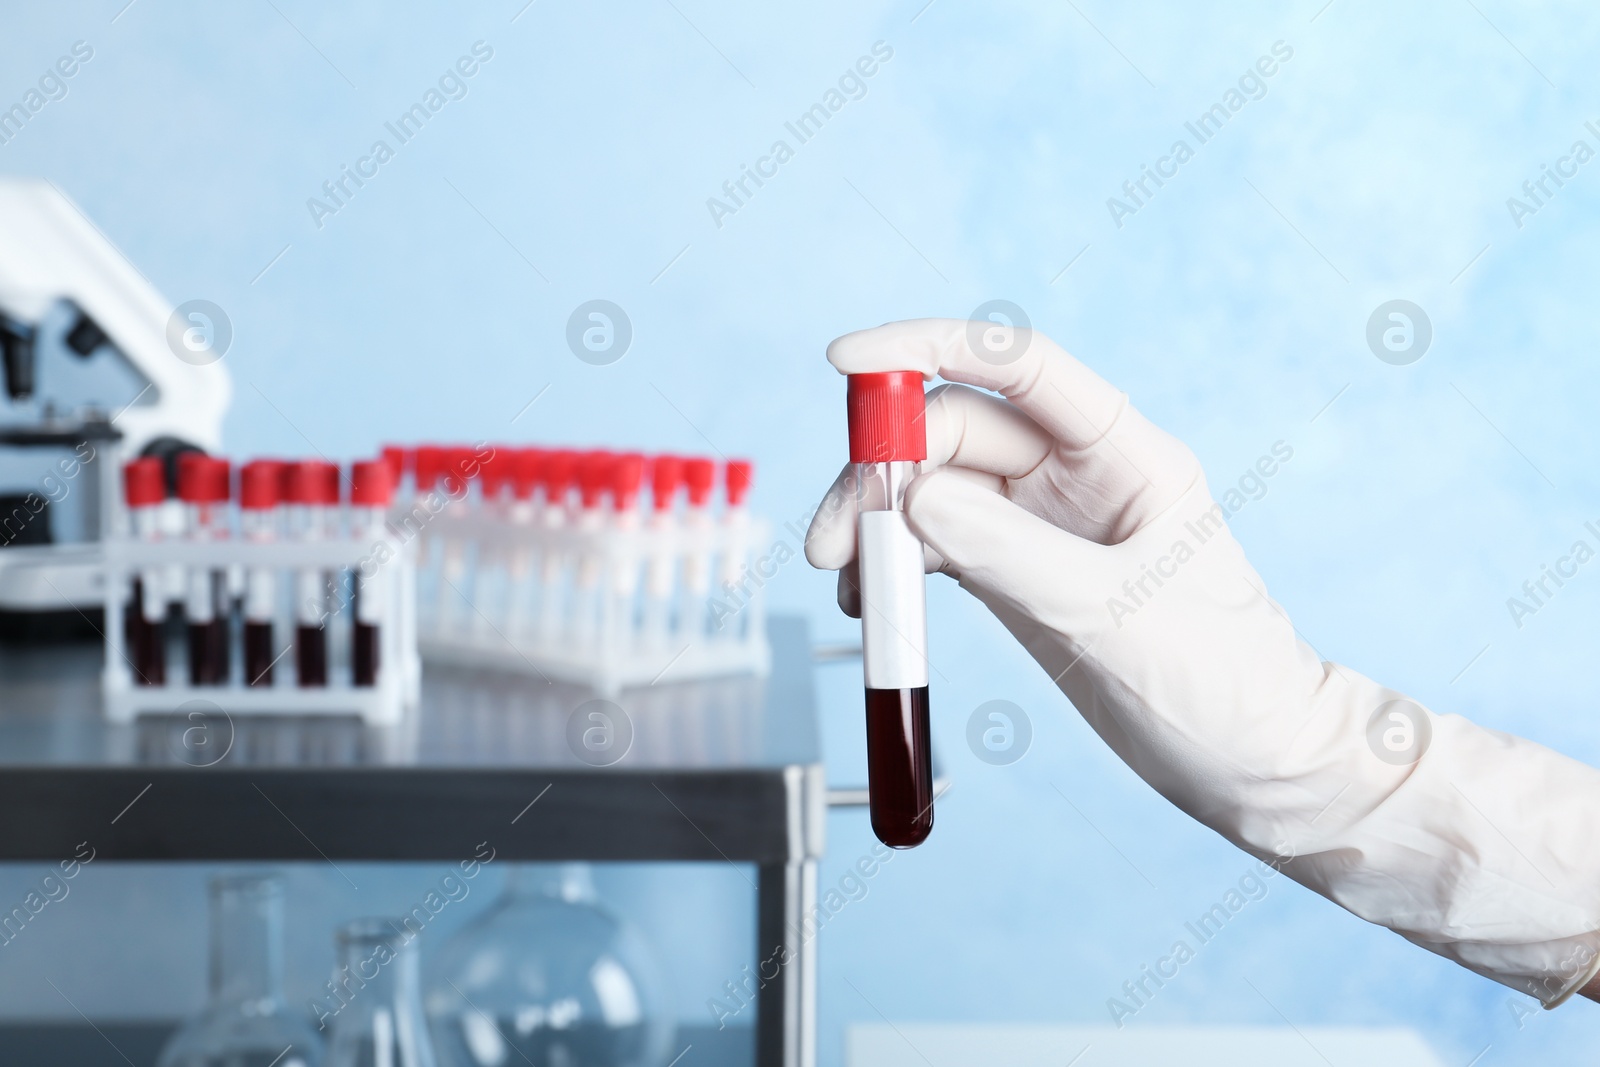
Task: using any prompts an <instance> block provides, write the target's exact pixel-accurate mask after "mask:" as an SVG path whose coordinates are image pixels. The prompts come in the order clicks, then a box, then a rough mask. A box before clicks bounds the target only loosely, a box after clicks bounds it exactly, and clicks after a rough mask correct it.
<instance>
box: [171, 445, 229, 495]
mask: <svg viewBox="0 0 1600 1067" xmlns="http://www.w3.org/2000/svg"><path fill="white" fill-rule="evenodd" d="M232 473H233V469H232V468H231V467H230V466H229V465H228V461H227V460H225V459H218V458H217V457H215V456H208V455H206V454H205V453H203V452H185V453H183V454H182V455H180V456H179V457H178V499H180V500H182V501H183V502H184V503H186V504H223V503H226V502H227V500H228V496H229V492H228V490H229V485H228V482H229V476H230V475H231V474H232Z"/></svg>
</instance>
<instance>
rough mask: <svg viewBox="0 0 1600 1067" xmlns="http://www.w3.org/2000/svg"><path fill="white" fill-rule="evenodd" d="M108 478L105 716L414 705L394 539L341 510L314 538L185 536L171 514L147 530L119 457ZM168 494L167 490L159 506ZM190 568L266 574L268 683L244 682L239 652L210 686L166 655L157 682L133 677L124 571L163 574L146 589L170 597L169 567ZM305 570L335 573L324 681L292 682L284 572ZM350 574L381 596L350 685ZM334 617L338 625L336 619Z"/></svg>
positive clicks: (291, 575)
mask: <svg viewBox="0 0 1600 1067" xmlns="http://www.w3.org/2000/svg"><path fill="white" fill-rule="evenodd" d="M112 466H113V467H114V469H115V471H116V474H115V476H114V477H113V478H112V479H110V480H111V481H115V482H117V483H118V484H117V485H116V486H114V487H113V488H112V489H111V490H110V491H109V492H107V493H106V498H105V503H106V504H107V505H109V507H108V508H107V509H106V510H105V511H103V514H105V515H106V516H107V518H106V531H105V536H104V544H103V559H104V567H105V620H106V623H105V626H104V627H103V631H104V637H105V666H104V670H103V673H102V694H103V708H104V714H105V716H106V718H107V719H109V720H111V721H113V722H131V721H132V720H134V719H135V718H137V717H138V716H140V715H145V714H164V715H180V716H181V715H186V714H189V713H190V712H194V711H199V712H202V713H209V714H212V715H214V714H216V713H217V712H221V713H224V714H226V715H229V716H232V715H241V716H253V715H318V716H327V715H356V716H359V717H360V718H361V719H363V720H364V721H366V722H368V723H371V724H378V725H389V724H394V723H396V722H399V721H400V719H401V718H402V716H403V715H404V713H405V711H406V710H407V709H409V708H413V707H415V706H416V704H417V701H418V694H419V690H420V683H421V664H420V659H419V657H418V654H417V640H416V638H417V616H416V584H415V582H416V570H415V552H414V550H413V546H410V545H407V544H406V543H404V542H403V541H401V540H399V539H396V538H394V537H392V536H391V535H390V533H389V532H388V531H386V530H383V529H381V528H379V529H377V530H373V529H359V528H357V527H356V526H355V525H354V524H352V523H350V522H349V521H347V520H346V519H345V517H344V516H343V515H341V516H340V521H338V522H337V523H334V524H332V525H331V526H330V527H329V529H327V530H326V531H325V533H324V536H322V537H321V538H319V539H315V540H312V539H305V540H297V539H292V538H281V539H278V540H273V541H255V540H250V539H248V538H245V537H242V536H240V531H239V530H237V529H233V530H230V531H228V533H229V536H227V537H225V538H221V539H213V540H196V539H192V538H188V537H185V536H183V535H182V533H181V532H178V531H181V529H182V521H181V519H176V520H173V519H169V521H166V522H164V523H163V524H162V525H163V527H164V533H163V535H162V536H158V537H155V538H143V537H138V536H135V535H134V531H133V524H132V522H131V516H130V509H129V508H128V507H127V505H126V502H125V500H124V496H123V493H122V490H121V486H120V482H121V478H122V473H123V468H122V465H121V464H113V465H112ZM175 503H176V501H172V500H169V501H167V502H166V504H167V505H169V506H170V505H173V504H175ZM199 569H206V570H210V571H212V572H214V573H216V574H217V575H219V576H221V577H223V579H224V581H225V582H226V584H227V586H228V587H229V588H234V589H236V588H237V587H239V586H240V585H241V584H242V581H241V579H242V576H243V575H245V574H248V573H250V572H252V571H266V572H268V573H271V574H273V575H274V576H275V586H276V590H277V595H276V596H275V598H274V599H275V601H276V604H275V609H274V614H273V619H272V622H273V633H274V635H275V648H276V649H277V650H278V651H277V652H276V655H277V657H278V659H279V660H280V661H281V662H278V663H277V667H276V669H274V670H273V671H272V673H271V684H257V685H247V684H245V679H244V677H243V673H244V672H243V670H242V669H241V667H242V657H241V656H239V655H230V657H229V665H230V673H229V676H228V678H226V679H225V680H223V681H222V682H221V683H220V684H216V685H194V684H190V681H189V679H188V676H187V675H186V674H185V673H184V672H183V671H182V670H180V669H177V668H178V667H180V666H181V664H169V665H168V668H167V669H166V670H165V672H164V677H163V678H162V679H161V680H160V681H159V682H157V683H156V684H146V683H145V682H144V681H141V680H139V679H138V678H136V675H135V668H134V664H133V660H132V658H131V657H130V650H129V648H128V646H127V642H126V640H125V637H126V634H125V631H124V625H123V620H124V619H125V618H126V613H127V611H128V609H129V605H130V602H131V600H132V590H133V587H134V579H135V578H136V577H137V576H140V575H151V574H157V575H165V576H167V577H166V578H165V579H164V580H163V583H162V584H163V585H164V586H166V588H164V589H162V590H161V591H160V592H159V593H158V594H157V595H160V596H162V597H163V598H165V599H168V600H178V599H180V595H179V593H178V590H177V588H175V587H176V586H177V585H179V584H181V580H180V578H179V576H180V575H183V574H186V573H190V572H193V571H196V570H199ZM307 570H319V571H325V572H328V573H329V574H332V575H337V576H339V578H340V581H338V582H335V583H333V584H332V586H331V588H332V590H333V601H332V603H330V605H329V617H328V622H327V626H326V632H325V634H324V638H325V640H327V658H328V669H327V676H326V679H325V684H321V685H315V686H309V685H301V684H299V679H297V678H296V676H295V669H294V662H295V659H296V657H295V656H294V655H293V654H291V652H292V646H293V641H292V639H291V637H290V635H293V634H294V633H295V605H294V604H293V599H294V596H295V593H294V590H295V576H296V575H297V574H300V573H303V572H305V571H307ZM355 574H360V575H361V587H362V589H363V590H364V591H365V590H371V591H372V592H371V595H372V596H373V597H374V601H375V602H376V603H379V604H380V605H381V618H380V620H379V622H378V624H377V625H378V633H377V640H378V668H377V671H376V676H375V678H374V679H373V684H371V685H361V686H358V685H355V684H353V680H352V678H351V671H350V669H349V667H348V662H349V658H350V646H351V641H350V639H349V636H348V633H347V632H346V631H347V630H348V629H349V623H350V620H352V619H353V618H354V612H353V610H352V606H351V603H350V601H349V599H348V598H344V599H341V594H340V592H339V591H340V590H343V589H346V588H348V587H349V582H350V581H351V576H352V575H355ZM227 623H228V626H229V628H230V641H231V642H232V643H233V644H235V645H236V644H237V643H238V642H237V640H236V638H237V636H238V631H239V630H240V629H241V625H240V623H241V620H239V619H237V618H233V619H228V620H227ZM341 623H342V624H344V625H343V627H342V628H341Z"/></svg>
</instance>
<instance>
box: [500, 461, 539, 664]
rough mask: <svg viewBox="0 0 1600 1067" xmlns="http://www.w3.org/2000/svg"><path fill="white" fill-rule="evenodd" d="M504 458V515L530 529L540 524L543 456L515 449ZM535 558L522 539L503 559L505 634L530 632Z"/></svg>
mask: <svg viewBox="0 0 1600 1067" xmlns="http://www.w3.org/2000/svg"><path fill="white" fill-rule="evenodd" d="M507 455H508V457H509V458H508V459H507V464H508V469H509V470H510V476H509V477H510V482H511V500H510V501H509V503H508V504H507V505H506V515H507V516H508V517H509V518H510V520H511V521H512V522H513V523H515V524H516V525H518V526H533V525H534V524H535V523H536V522H538V521H539V505H538V501H537V497H536V495H535V493H536V490H537V489H538V487H539V484H540V480H541V479H542V477H543V475H544V461H545V455H546V453H545V452H544V450H543V449H538V448H518V449H514V450H511V451H510V452H508V453H507ZM534 558H535V552H534V550H533V548H532V547H531V546H529V545H528V544H527V542H526V540H521V541H520V542H519V543H518V544H517V545H516V546H515V547H514V548H513V549H512V550H511V555H510V557H509V558H508V559H507V560H506V579H507V580H506V591H505V593H506V612H505V620H506V626H507V627H508V628H509V630H508V633H510V634H511V635H514V636H521V635H522V634H523V633H524V632H526V631H528V630H531V629H532V625H531V623H532V619H533V610H534V609H533V568H534Z"/></svg>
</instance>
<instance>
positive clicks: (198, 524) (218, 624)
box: [178, 452, 232, 685]
mask: <svg viewBox="0 0 1600 1067" xmlns="http://www.w3.org/2000/svg"><path fill="white" fill-rule="evenodd" d="M231 473H232V471H231V469H230V468H229V466H228V461H227V460H225V459H218V458H216V457H214V456H207V455H205V454H204V453H200V452H185V453H184V454H182V455H181V456H179V457H178V497H179V499H181V500H182V501H183V502H184V506H185V510H186V511H187V513H188V536H189V539H190V540H191V541H194V542H197V543H198V542H208V541H220V540H224V539H226V538H227V536H228V515H227V505H228V497H229V493H228V488H229V487H228V481H229V475H230V474H231ZM224 574H225V572H224V571H223V570H221V569H218V568H216V567H210V566H200V567H190V568H188V574H187V579H188V580H187V595H186V596H185V598H184V618H185V620H186V621H187V623H188V650H189V684H190V685H222V684H223V683H224V682H226V681H227V680H228V617H227V613H226V612H225V611H224V610H223V604H222V602H223V597H224V593H225V588H224V585H225V581H224Z"/></svg>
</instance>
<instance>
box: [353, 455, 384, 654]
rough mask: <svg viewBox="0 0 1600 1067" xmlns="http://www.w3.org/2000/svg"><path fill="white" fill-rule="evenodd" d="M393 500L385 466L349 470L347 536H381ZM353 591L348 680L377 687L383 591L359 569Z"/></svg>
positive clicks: (367, 464)
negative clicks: (352, 624)
mask: <svg viewBox="0 0 1600 1067" xmlns="http://www.w3.org/2000/svg"><path fill="white" fill-rule="evenodd" d="M393 497H394V482H393V476H392V472H391V469H390V467H389V465H388V463H386V462H384V461H383V460H372V461H366V462H361V463H355V464H352V465H351V467H350V532H351V534H352V535H354V536H355V537H357V538H361V539H365V540H376V539H379V538H382V537H383V536H384V529H383V524H384V517H385V514H386V513H387V512H388V510H389V503H390V501H391V500H392V499H393ZM371 565H372V566H376V564H371ZM351 581H352V582H353V583H354V587H355V625H354V626H353V627H352V631H351V645H350V680H351V682H352V684H354V685H358V686H373V685H376V684H378V668H379V666H380V662H379V653H378V649H379V647H380V645H379V637H380V636H381V635H380V633H379V630H378V627H379V625H380V624H381V623H382V620H383V610H384V607H385V605H384V602H383V592H382V590H383V587H382V586H381V585H380V584H379V583H378V582H376V581H374V580H373V576H372V575H370V574H363V573H362V572H361V570H360V569H357V570H356V571H355V573H353V574H352V575H351Z"/></svg>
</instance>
